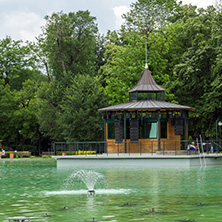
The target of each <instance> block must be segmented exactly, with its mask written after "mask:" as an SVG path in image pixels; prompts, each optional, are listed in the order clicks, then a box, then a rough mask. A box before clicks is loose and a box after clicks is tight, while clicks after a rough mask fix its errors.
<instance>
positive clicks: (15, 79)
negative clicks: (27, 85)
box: [0, 37, 36, 90]
mask: <svg viewBox="0 0 222 222" xmlns="http://www.w3.org/2000/svg"><path fill="white" fill-rule="evenodd" d="M35 68H36V67H35V58H34V57H33V56H32V54H31V48H30V45H24V44H23V42H22V41H15V40H12V39H11V38H10V37H6V38H5V39H3V40H1V41H0V79H4V81H5V83H4V85H7V84H9V85H10V87H11V90H14V89H15V90H20V89H21V88H22V83H23V82H24V81H25V80H26V79H29V78H32V77H33V75H34V73H35Z"/></svg>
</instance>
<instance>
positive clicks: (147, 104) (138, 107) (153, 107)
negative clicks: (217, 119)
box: [99, 100, 194, 112]
mask: <svg viewBox="0 0 222 222" xmlns="http://www.w3.org/2000/svg"><path fill="white" fill-rule="evenodd" d="M124 110H125V111H157V110H160V111H182V110H187V111H194V109H193V108H191V107H189V106H183V105H179V104H174V103H169V102H165V101H160V100H140V101H130V102H127V103H121V104H118V105H114V106H109V107H105V108H101V109H99V111H100V112H109V111H124Z"/></svg>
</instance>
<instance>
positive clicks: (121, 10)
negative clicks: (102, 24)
mask: <svg viewBox="0 0 222 222" xmlns="http://www.w3.org/2000/svg"><path fill="white" fill-rule="evenodd" d="M113 11H114V15H115V26H116V29H119V28H120V27H121V25H122V24H123V22H124V20H123V19H122V15H123V14H125V13H127V12H129V11H130V8H129V7H127V6H125V5H122V6H116V7H114V8H113Z"/></svg>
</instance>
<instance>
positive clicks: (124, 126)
mask: <svg viewBox="0 0 222 222" xmlns="http://www.w3.org/2000/svg"><path fill="white" fill-rule="evenodd" d="M124 152H125V153H126V110H124Z"/></svg>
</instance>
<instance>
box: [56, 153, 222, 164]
mask: <svg viewBox="0 0 222 222" xmlns="http://www.w3.org/2000/svg"><path fill="white" fill-rule="evenodd" d="M53 158H55V159H56V160H57V167H72V166H73V167H84V166H99V167H102V166H112V167H136V166H144V167H166V166H167V167H178V166H181V167H191V166H205V165H206V166H210V165H222V154H201V155H156V153H142V154H139V153H130V154H129V153H120V154H116V153H112V154H102V155H88V156H85V155H77V156H53Z"/></svg>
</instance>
